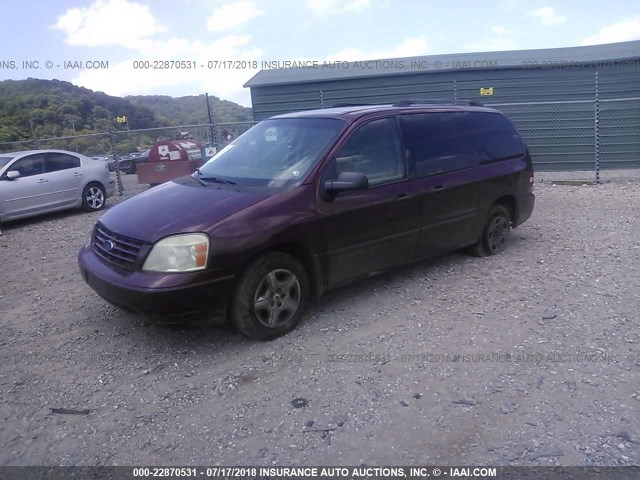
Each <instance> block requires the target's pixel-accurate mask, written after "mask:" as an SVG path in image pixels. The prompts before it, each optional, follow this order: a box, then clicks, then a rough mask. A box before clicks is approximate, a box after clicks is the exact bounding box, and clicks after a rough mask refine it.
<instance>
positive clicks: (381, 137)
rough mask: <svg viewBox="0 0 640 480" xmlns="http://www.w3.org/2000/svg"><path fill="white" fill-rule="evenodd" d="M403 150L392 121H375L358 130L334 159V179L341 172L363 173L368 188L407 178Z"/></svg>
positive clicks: (386, 119)
mask: <svg viewBox="0 0 640 480" xmlns="http://www.w3.org/2000/svg"><path fill="white" fill-rule="evenodd" d="M401 151H402V147H401V143H400V137H399V135H398V129H397V125H396V121H395V119H394V118H383V119H381V120H374V121H372V122H369V123H367V124H365V125H362V126H361V127H360V128H358V129H357V130H356V131H355V132H353V134H351V137H349V139H348V140H347V142H346V143H345V144H344V145H343V146H342V148H341V149H340V151H339V152H338V154H337V155H336V160H335V167H336V171H335V174H336V176H337V175H339V174H340V173H342V172H360V173H364V174H365V175H366V176H367V178H368V179H369V186H376V185H381V184H385V183H391V182H395V181H397V180H401V179H403V178H405V177H406V175H407V173H406V168H405V164H404V161H403V159H402V155H401Z"/></svg>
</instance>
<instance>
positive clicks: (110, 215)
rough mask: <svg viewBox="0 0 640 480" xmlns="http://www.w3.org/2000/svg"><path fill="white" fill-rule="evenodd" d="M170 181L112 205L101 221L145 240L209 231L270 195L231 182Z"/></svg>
mask: <svg viewBox="0 0 640 480" xmlns="http://www.w3.org/2000/svg"><path fill="white" fill-rule="evenodd" d="M183 183H187V185H184V184H179V183H175V182H167V183H164V184H162V185H160V186H157V187H154V188H151V189H149V190H147V191H145V192H143V193H140V194H138V195H136V196H134V197H132V198H129V199H127V200H125V201H124V202H122V203H119V204H117V205H115V206H114V207H112V208H110V209H109V210H108V211H107V212H106V213H105V214H104V215H102V216H101V217H100V222H102V224H103V225H104V226H105V227H107V228H108V229H109V230H111V231H113V232H114V233H116V234H120V235H125V236H127V237H130V238H135V239H137V240H142V241H145V242H152V243H153V242H156V241H158V240H159V239H161V238H163V237H166V236H167V235H173V234H176V233H186V232H207V231H209V230H210V228H211V227H212V226H213V225H214V224H215V223H216V222H218V221H220V220H222V219H223V218H225V217H227V216H229V215H231V214H233V213H235V212H237V211H239V210H242V209H243V208H246V207H248V206H250V205H253V204H256V203H258V202H260V201H262V200H264V199H265V198H267V197H268V195H265V194H255V193H246V192H237V191H235V190H232V189H230V188H229V187H227V186H218V185H209V186H206V187H204V186H200V185H198V186H190V185H188V183H190V182H183Z"/></svg>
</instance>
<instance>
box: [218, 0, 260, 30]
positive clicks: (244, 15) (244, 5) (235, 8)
mask: <svg viewBox="0 0 640 480" xmlns="http://www.w3.org/2000/svg"><path fill="white" fill-rule="evenodd" d="M263 13H264V12H262V11H261V10H260V9H258V7H257V6H256V4H255V3H254V2H251V1H247V0H240V1H237V2H234V3H228V4H226V5H223V6H221V7H219V8H216V9H215V10H214V11H213V14H212V15H211V16H210V17H209V18H208V19H207V29H208V30H211V31H220V30H230V29H232V28H235V27H237V26H239V25H242V24H243V23H246V22H248V21H249V20H251V19H252V18H255V17H257V16H259V15H262V14H263Z"/></svg>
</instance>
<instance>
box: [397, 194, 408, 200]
mask: <svg viewBox="0 0 640 480" xmlns="http://www.w3.org/2000/svg"><path fill="white" fill-rule="evenodd" d="M407 198H411V195H409V194H408V193H399V194H398V195H396V200H406V199H407Z"/></svg>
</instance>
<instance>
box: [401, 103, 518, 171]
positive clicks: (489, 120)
mask: <svg viewBox="0 0 640 480" xmlns="http://www.w3.org/2000/svg"><path fill="white" fill-rule="evenodd" d="M401 118H402V130H403V135H404V140H405V146H406V148H407V150H408V153H409V155H410V157H411V158H412V159H413V162H414V164H415V168H416V174H417V176H418V177H426V176H430V175H437V174H440V173H446V172H450V171H454V170H461V169H464V168H470V167H474V166H477V165H482V164H486V163H492V162H495V161H500V160H503V159H507V158H513V157H516V156H520V155H523V154H524V153H525V146H524V142H523V141H522V139H521V138H520V135H518V132H516V130H515V129H514V128H513V126H512V125H511V123H510V122H509V120H507V119H506V118H505V117H504V116H503V115H501V114H499V113H490V112H433V113H419V114H406V115H402V116H401Z"/></svg>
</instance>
